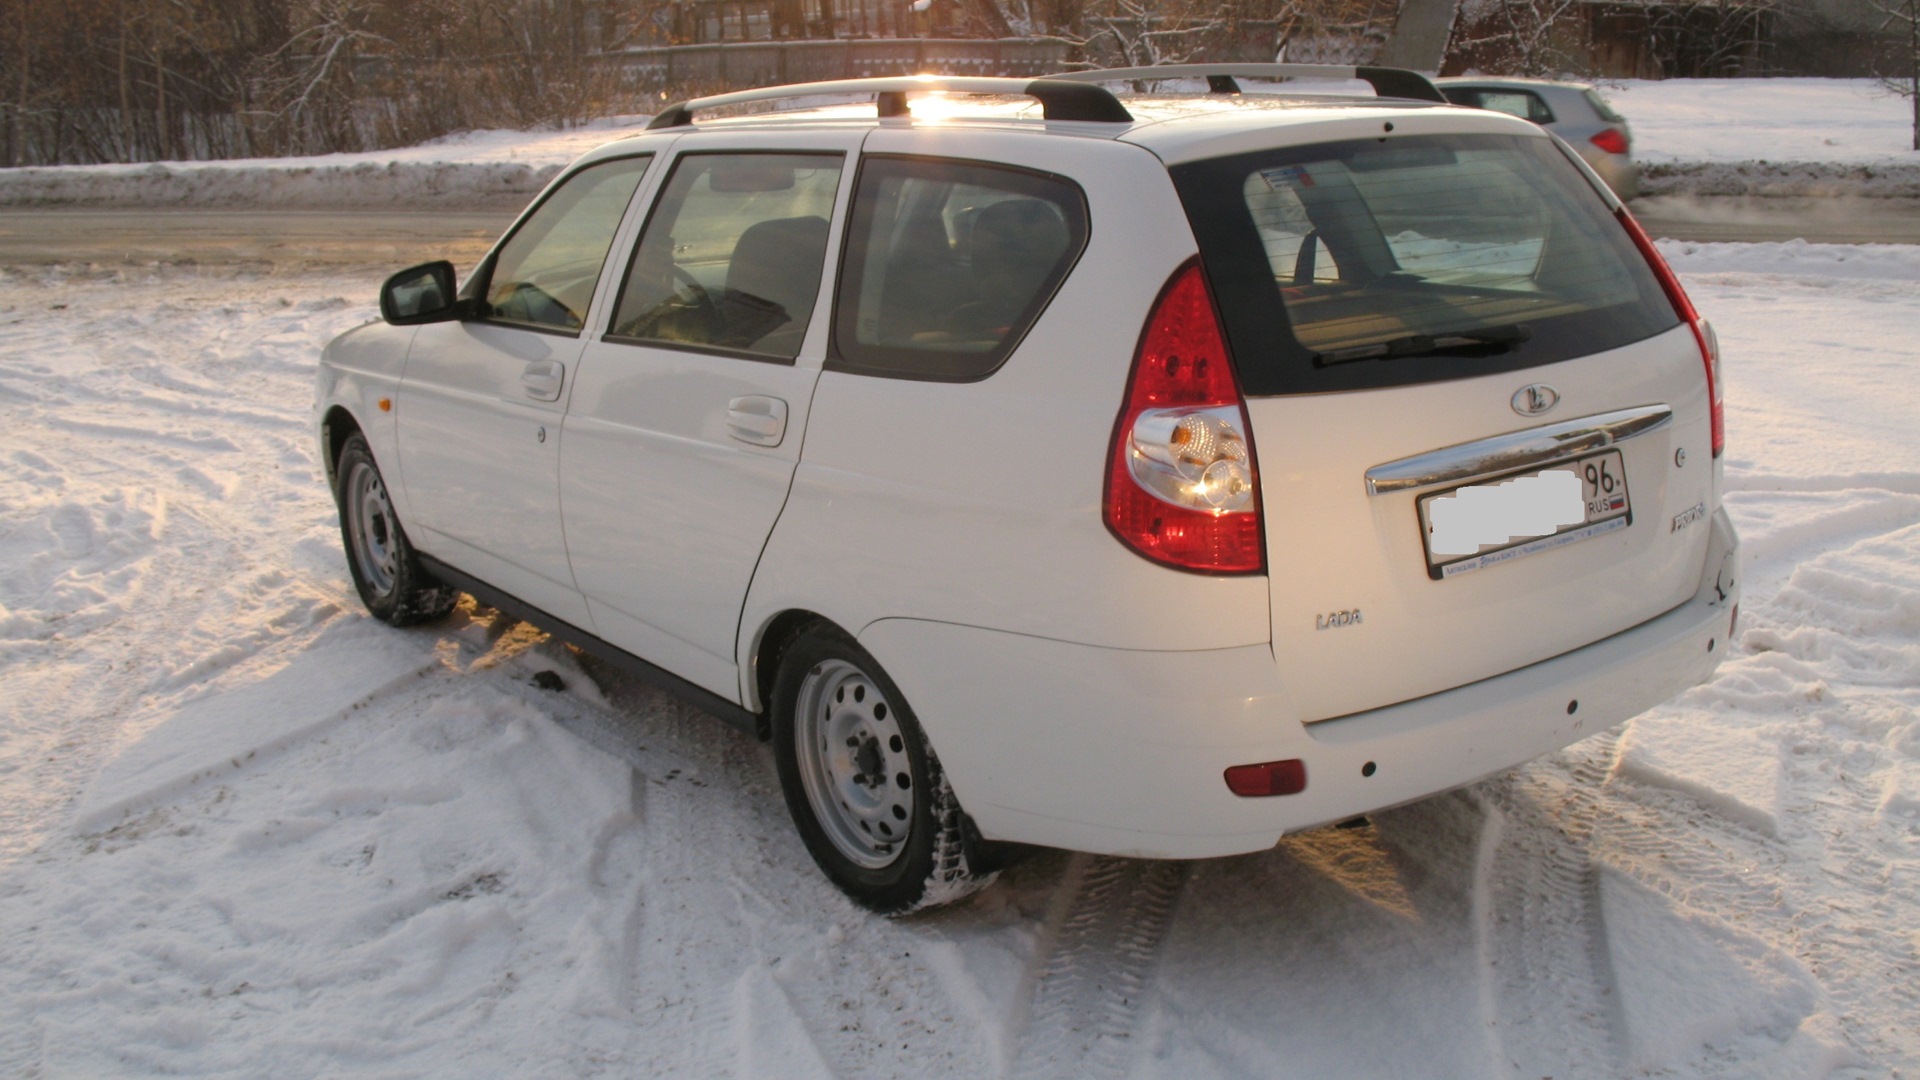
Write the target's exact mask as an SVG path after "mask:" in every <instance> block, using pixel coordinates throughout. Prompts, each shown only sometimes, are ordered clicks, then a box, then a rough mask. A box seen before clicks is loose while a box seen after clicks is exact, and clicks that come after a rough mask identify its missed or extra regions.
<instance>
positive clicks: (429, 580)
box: [334, 432, 460, 626]
mask: <svg viewBox="0 0 1920 1080" xmlns="http://www.w3.org/2000/svg"><path fill="white" fill-rule="evenodd" d="M334 476H335V478H336V482H337V483H338V485H339V486H338V487H336V488H335V489H334V499H335V501H336V502H337V503H338V504H339V506H340V540H341V543H342V544H343V545H344V546H345V547H346V549H347V569H348V571H349V572H350V573H352V575H353V587H354V588H355V589H356V590H358V591H359V593H360V602H361V603H363V604H365V605H367V610H368V611H369V612H371V613H372V614H373V616H374V617H375V618H377V619H379V620H381V621H382V622H386V623H390V624H392V625H394V626H412V625H414V624H415V623H424V622H433V621H435V620H438V619H443V618H445V617H446V616H447V613H448V612H450V611H452V610H453V605H454V604H455V603H457V602H458V601H459V599H460V592H459V590H457V589H455V588H453V587H452V586H450V585H446V584H443V583H442V582H440V581H439V580H438V579H437V578H435V577H434V576H433V575H431V574H429V573H427V572H426V570H425V569H423V568H422V567H421V566H420V560H419V559H418V558H417V557H415V555H414V553H413V545H412V544H411V543H408V542H407V533H406V530H404V529H402V528H401V527H400V517H399V515H398V514H396V513H394V510H393V500H392V499H390V498H388V496H387V484H386V481H385V480H383V479H381V477H380V466H379V465H376V464H375V463H374V460H373V451H372V450H371V449H370V448H369V447H368V446H367V439H366V436H364V435H361V434H360V433H359V432H355V433H354V434H353V435H351V436H349V437H348V439H347V443H346V445H345V446H343V447H341V448H340V461H339V464H338V466H337V467H336V468H335V470H334Z"/></svg>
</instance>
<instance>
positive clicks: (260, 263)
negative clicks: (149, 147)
mask: <svg viewBox="0 0 1920 1080" xmlns="http://www.w3.org/2000/svg"><path fill="white" fill-rule="evenodd" d="M1633 210H1634V213H1635V214H1637V215H1639V217H1640V220H1641V221H1642V222H1644V223H1645V224H1646V226H1647V228H1648V230H1649V231H1651V232H1652V233H1653V234H1654V235H1655V236H1659V237H1673V238H1677V239H1682V240H1791V239H1794V238H1796V237H1799V238H1803V239H1806V240H1808V241H1811V242H1816V243H1840V244H1860V243H1902V244H1920V199H1756V198H1681V197H1671V196H1669V197H1654V198H1646V199H1639V200H1636V201H1635V203H1634V204H1633ZM513 216H514V215H513V212H512V211H510V210H497V209H495V210H471V211H450V212H438V211H436V212H427V211H420V210H173V209H154V210H48V209H36V210H0V266H33V265H48V264H53V263H95V264H101V265H121V264H134V265H144V264H152V263H157V262H165V263H174V264H182V265H194V264H198V265H208V266H215V265H218V266H233V265H241V266H251V267H254V268H256V269H259V270H262V271H266V272H278V271H285V272H294V271H299V270H303V269H308V268H341V269H345V268H366V269H368V270H369V271H370V272H377V271H379V270H381V269H393V270H397V269H400V268H401V267H404V266H411V265H413V264H414V263H419V262H425V261H427V260H428V259H436V258H447V259H452V260H453V262H454V264H455V265H456V266H459V267H461V268H463V269H464V268H466V267H469V266H472V265H473V264H474V263H475V262H476V261H478V260H479V258H480V256H481V255H482V254H484V253H485V252H486V250H487V246H488V245H489V244H491V243H492V241H493V238H494V237H495V236H498V235H499V233H500V231H501V230H502V229H504V228H505V227H506V226H507V224H508V223H509V222H511V221H512V220H513Z"/></svg>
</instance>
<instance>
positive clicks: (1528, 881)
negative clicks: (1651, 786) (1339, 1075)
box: [1476, 732, 1621, 1077]
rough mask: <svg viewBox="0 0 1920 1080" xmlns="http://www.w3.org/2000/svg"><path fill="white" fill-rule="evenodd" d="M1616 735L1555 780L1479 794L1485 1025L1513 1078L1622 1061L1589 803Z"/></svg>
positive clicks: (1511, 780)
mask: <svg viewBox="0 0 1920 1080" xmlns="http://www.w3.org/2000/svg"><path fill="white" fill-rule="evenodd" d="M1618 741H1619V736H1618V734H1617V733H1615V732H1608V733H1606V734H1603V735H1600V736H1598V737H1596V738H1594V739H1592V740H1589V743H1588V744H1584V745H1583V746H1582V747H1581V749H1582V750H1584V751H1586V753H1587V754H1590V755H1592V757H1591V758H1582V759H1579V760H1577V761H1576V762H1575V763H1573V764H1572V765H1571V766H1570V767H1569V768H1568V774H1567V775H1566V776H1564V777H1557V776H1553V775H1551V774H1548V773H1546V772H1545V771H1543V770H1539V769H1523V770H1521V771H1518V772H1515V773H1511V774H1508V775H1507V776H1504V777H1501V778H1499V779H1497V780H1494V781H1491V782H1489V783H1487V784H1485V785H1482V786H1481V787H1479V788H1478V789H1476V794H1477V796H1478V797H1479V799H1480V800H1481V802H1482V804H1483V805H1484V806H1485V807H1486V809H1487V813H1488V817H1489V818H1490V820H1489V822H1488V826H1487V827H1488V830H1489V832H1490V834H1491V835H1490V836H1489V838H1488V840H1489V842H1487V843H1484V844H1483V845H1482V848H1481V865H1480V868H1479V874H1478V877H1479V885H1478V888H1477V891H1478V893H1479V895H1480V897H1481V900H1480V903H1481V912H1480V914H1479V921H1480V933H1481V934H1482V935H1484V936H1483V944H1482V950H1481V951H1482V955H1483V959H1484V962H1485V963H1486V964H1487V966H1488V971H1487V975H1486V978H1487V979H1488V980H1489V982H1490V984H1491V985H1490V990H1491V992H1490V994H1489V995H1488V997H1489V1000H1488V1002H1487V1008H1488V1010H1489V1013H1488V1016H1487V1021H1488V1023H1489V1024H1490V1025H1491V1026H1492V1028H1493V1030H1494V1032H1495V1033H1496V1035H1497V1036H1498V1037H1499V1039H1500V1045H1501V1047H1502V1049H1503V1050H1504V1052H1505V1055H1506V1057H1507V1060H1508V1061H1509V1062H1510V1063H1511V1065H1512V1066H1513V1070H1514V1075H1516V1076H1526V1077H1535V1076H1606V1075H1610V1074H1612V1073H1613V1072H1615V1071H1616V1070H1617V1065H1616V1063H1617V1062H1618V1061H1619V1060H1620V1058H1621V1053H1620V1050H1621V1048H1620V1045H1619V1036H1618V1033H1617V1031H1616V1028H1617V1026H1618V1024H1617V1018H1616V1016H1615V1012H1616V1008H1615V1003H1614V1002H1613V1001H1612V1000H1611V997H1610V993H1609V990H1608V985H1607V983H1608V979H1607V972H1608V970H1609V968H1608V965H1607V961H1606V956H1605V952H1606V942H1605V940H1604V938H1603V937H1602V935H1601V919H1600V907H1599V891H1598V890H1599V882H1598V878H1597V871H1596V868H1595V866H1594V863H1593V857H1592V844H1593V836H1592V831H1593V825H1594V821H1595V818H1596V816H1597V813H1596V810H1595V807H1594V804H1595V803H1596V802H1597V801H1598V799H1599V798H1600V795H1599V788H1600V785H1601V784H1602V783H1603V782H1604V781H1605V780H1606V769H1605V767H1604V765H1600V766H1595V765H1593V764H1592V761H1594V760H1597V761H1599V762H1603V763H1604V762H1607V761H1610V760H1611V759H1612V755H1613V750H1614V746H1615V744H1616V743H1617V742H1618Z"/></svg>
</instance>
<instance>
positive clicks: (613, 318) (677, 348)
mask: <svg viewBox="0 0 1920 1080" xmlns="http://www.w3.org/2000/svg"><path fill="white" fill-rule="evenodd" d="M722 155H724V156H727V157H749V156H778V157H837V158H839V159H840V168H841V170H842V172H844V171H845V169H846V167H847V166H846V161H847V151H845V150H833V149H812V150H800V149H787V150H782V149H766V148H763V147H736V148H733V149H727V148H725V147H701V148H700V149H698V150H692V149H688V150H679V151H677V152H675V153H674V154H673V155H672V163H671V164H670V165H669V166H668V168H667V174H666V175H665V176H663V177H661V179H660V186H659V189H658V190H656V191H655V192H654V193H653V205H652V206H649V207H647V216H646V217H645V218H644V219H642V220H641V222H640V231H639V232H637V233H635V234H634V235H633V244H632V246H631V247H630V248H629V249H628V250H627V252H626V266H625V268H624V269H622V270H621V271H620V287H619V288H618V289H617V290H615V292H614V294H613V310H612V311H610V312H608V316H607V325H608V327H612V326H613V324H614V323H615V322H617V321H619V318H620V302H621V301H622V300H624V299H625V298H626V295H627V282H628V281H629V280H630V279H631V278H632V277H633V263H634V260H635V259H636V258H638V257H639V255H640V245H641V244H643V243H645V242H646V239H647V230H648V229H649V228H651V227H652V226H653V218H654V215H655V214H658V213H659V212H660V202H661V200H662V199H665V198H666V197H667V187H668V185H670V184H672V183H673V176H674V174H675V173H676V172H678V171H679V170H680V163H681V162H682V161H685V160H686V159H688V158H690V157H719V156H722ZM856 182H857V181H856ZM847 201H848V204H849V205H851V204H852V201H853V198H852V195H851V194H849V195H848V198H847ZM833 213H834V216H835V217H839V216H841V215H840V204H839V196H838V193H836V194H835V198H834V209H833ZM827 227H828V228H829V229H831V228H832V227H833V218H828V219H827ZM829 254H831V247H829V249H828V250H826V251H822V252H821V253H820V257H821V258H822V259H825V258H826V257H827V256H828V255H829ZM838 266H839V259H837V258H836V259H834V261H833V263H832V264H831V265H823V266H822V268H821V271H820V274H821V278H820V284H821V290H820V291H821V292H825V291H826V288H825V286H826V274H827V272H828V270H833V269H837V268H838ZM813 307H814V311H818V310H819V309H820V297H819V295H818V294H815V296H814V298H813ZM827 310H828V315H827V318H828V319H829V320H831V319H832V318H833V315H832V310H833V309H832V308H831V307H829V308H828V309H827ZM807 320H808V322H809V324H811V322H812V320H813V312H811V311H810V312H808V313H807ZM809 329H811V326H809ZM600 340H601V341H603V342H605V343H607V344H609V345H637V346H641V347H644V348H649V349H666V350H667V351H669V352H688V353H697V354H699V355H701V356H725V357H730V358H732V359H735V360H752V361H755V362H757V363H762V364H775V365H777V366H780V367H793V366H794V365H795V364H797V363H799V360H800V357H799V356H798V355H797V354H796V355H794V356H780V355H777V354H775V353H763V352H754V351H752V350H751V349H731V348H728V347H726V346H724V345H700V344H696V343H691V342H685V341H663V340H661V339H660V338H643V337H634V336H632V335H630V334H616V333H613V332H612V330H611V329H609V330H608V331H607V332H606V333H603V334H601V335H600ZM801 344H802V345H805V344H806V341H805V337H804V336H803V337H802V339H801Z"/></svg>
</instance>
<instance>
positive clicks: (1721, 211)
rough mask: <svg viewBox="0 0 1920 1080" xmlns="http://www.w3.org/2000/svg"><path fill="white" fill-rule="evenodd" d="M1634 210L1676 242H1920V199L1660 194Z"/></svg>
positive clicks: (1636, 203) (1649, 226)
mask: <svg viewBox="0 0 1920 1080" xmlns="http://www.w3.org/2000/svg"><path fill="white" fill-rule="evenodd" d="M1632 209H1633V213H1634V216H1635V217H1638V218H1639V219H1640V222H1641V224H1643V225H1645V226H1646V227H1647V231H1648V232H1650V233H1652V234H1653V235H1655V236H1658V237H1662V238H1669V237H1670V238H1672V239H1675V240H1740V241H1755V240H1794V239H1801V240H1806V241H1808V242H1809V243H1816V244H1920V199H1862V198H1830V199H1818V198H1783V199H1764V198H1752V197H1734V196H1716V197H1709V198H1700V197H1694V196H1684V195H1659V196H1651V197H1648V198H1644V199H1635V200H1634V201H1633V203H1632Z"/></svg>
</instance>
